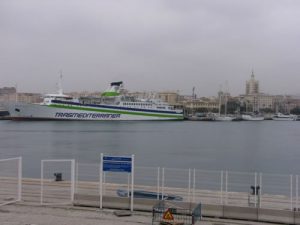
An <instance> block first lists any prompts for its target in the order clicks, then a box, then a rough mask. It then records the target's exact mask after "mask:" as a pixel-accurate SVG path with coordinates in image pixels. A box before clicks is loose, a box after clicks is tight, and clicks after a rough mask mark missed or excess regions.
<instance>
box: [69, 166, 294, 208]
mask: <svg viewBox="0 0 300 225" xmlns="http://www.w3.org/2000/svg"><path fill="white" fill-rule="evenodd" d="M77 168H78V171H77V175H76V177H77V179H76V187H75V193H78V194H86V193H88V194H93V193H94V194H99V165H97V164H77ZM134 180H135V182H134V190H135V191H146V192H153V193H155V194H156V199H161V198H163V197H164V196H170V195H173V196H177V197H180V198H179V199H182V200H183V201H186V202H196V203H197V202H201V203H204V204H214V205H229V206H242V207H257V208H266V209H284V210H294V209H295V208H296V209H298V208H299V207H298V206H299V199H298V193H299V187H298V176H297V175H280V174H267V173H243V172H232V171H209V170H197V169H178V168H155V167H138V166H136V167H135V178H134ZM129 186H130V176H127V175H124V174H123V173H107V174H106V173H105V174H104V177H103V194H104V195H106V196H118V194H117V191H118V190H120V189H122V190H125V191H128V190H129ZM251 187H252V188H251ZM255 187H256V188H255ZM177 199H178V198H177Z"/></svg>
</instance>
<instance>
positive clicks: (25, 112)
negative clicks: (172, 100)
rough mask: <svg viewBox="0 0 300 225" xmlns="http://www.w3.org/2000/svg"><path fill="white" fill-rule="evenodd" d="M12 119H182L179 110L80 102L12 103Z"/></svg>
mask: <svg viewBox="0 0 300 225" xmlns="http://www.w3.org/2000/svg"><path fill="white" fill-rule="evenodd" d="M9 112H10V117H11V119H13V120H90V121H101V120H182V119H183V113H182V112H180V111H176V110H172V111H161V110H143V109H130V108H126V107H116V106H108V105H99V106H88V105H82V104H75V103H74V104H72V103H69V104H51V105H40V104H28V103H14V104H10V106H9Z"/></svg>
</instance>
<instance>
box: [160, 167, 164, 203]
mask: <svg viewBox="0 0 300 225" xmlns="http://www.w3.org/2000/svg"><path fill="white" fill-rule="evenodd" d="M161 176H162V177H161V200H163V199H164V191H165V168H164V167H163V168H162V175H161Z"/></svg>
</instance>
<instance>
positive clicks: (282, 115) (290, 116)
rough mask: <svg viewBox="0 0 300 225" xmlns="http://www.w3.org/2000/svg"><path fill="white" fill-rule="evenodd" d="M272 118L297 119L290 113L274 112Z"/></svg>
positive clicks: (277, 119) (279, 119)
mask: <svg viewBox="0 0 300 225" xmlns="http://www.w3.org/2000/svg"><path fill="white" fill-rule="evenodd" d="M272 119H273V120H276V121H294V120H296V119H297V117H296V116H295V115H291V114H288V115H286V114H282V113H276V114H275V115H274V116H273V117H272Z"/></svg>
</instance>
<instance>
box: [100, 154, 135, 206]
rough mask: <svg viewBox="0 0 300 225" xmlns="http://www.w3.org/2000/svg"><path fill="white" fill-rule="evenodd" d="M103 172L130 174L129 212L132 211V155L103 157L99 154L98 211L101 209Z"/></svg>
mask: <svg viewBox="0 0 300 225" xmlns="http://www.w3.org/2000/svg"><path fill="white" fill-rule="evenodd" d="M103 172H119V173H128V174H131V195H130V197H131V199H130V210H131V211H133V195H134V194H133V193H134V192H133V185H134V155H131V156H104V155H103V153H101V159H100V177H99V178H100V179H99V180H100V185H99V192H100V193H99V194H100V209H102V208H103ZM128 193H129V192H128Z"/></svg>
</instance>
